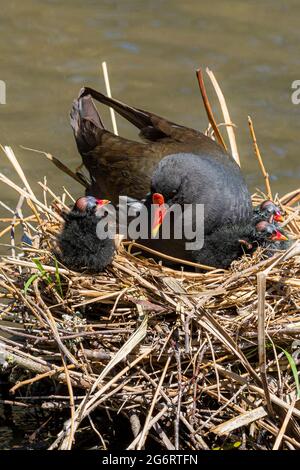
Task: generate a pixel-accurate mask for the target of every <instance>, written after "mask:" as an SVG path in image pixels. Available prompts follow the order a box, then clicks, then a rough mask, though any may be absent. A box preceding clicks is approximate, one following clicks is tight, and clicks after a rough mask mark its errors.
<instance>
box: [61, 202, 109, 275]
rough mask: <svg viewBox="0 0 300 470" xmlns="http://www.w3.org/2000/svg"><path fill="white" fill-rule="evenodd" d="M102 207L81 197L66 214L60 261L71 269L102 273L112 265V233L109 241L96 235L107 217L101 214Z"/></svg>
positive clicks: (99, 203)
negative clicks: (100, 224)
mask: <svg viewBox="0 0 300 470" xmlns="http://www.w3.org/2000/svg"><path fill="white" fill-rule="evenodd" d="M105 202H106V201H105ZM102 206H103V202H102V201H99V200H97V199H95V198H94V197H82V198H80V199H78V200H77V201H76V203H75V205H74V207H73V209H72V210H71V211H70V212H68V213H65V214H64V219H65V222H64V225H63V228H62V231H61V233H60V234H59V236H58V239H57V241H58V246H59V258H60V261H61V262H62V263H63V264H64V265H65V266H67V267H68V268H70V269H74V270H79V271H81V270H88V271H93V272H100V271H103V269H104V268H105V267H106V266H107V265H108V264H110V262H111V261H112V259H113V256H114V252H115V244H114V240H113V238H110V237H109V233H108V234H107V237H106V238H99V237H98V235H99V231H98V235H97V225H98V223H99V222H100V221H101V219H102V218H103V217H104V214H103V211H102V212H101V211H99V208H101V207H102Z"/></svg>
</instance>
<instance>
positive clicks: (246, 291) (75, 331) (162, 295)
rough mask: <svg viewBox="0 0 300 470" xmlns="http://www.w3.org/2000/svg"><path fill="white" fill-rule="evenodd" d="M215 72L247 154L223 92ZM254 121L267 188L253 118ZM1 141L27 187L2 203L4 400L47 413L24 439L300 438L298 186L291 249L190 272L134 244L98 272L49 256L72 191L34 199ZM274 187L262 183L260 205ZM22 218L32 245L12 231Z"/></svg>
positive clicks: (147, 443)
mask: <svg viewBox="0 0 300 470" xmlns="http://www.w3.org/2000/svg"><path fill="white" fill-rule="evenodd" d="M197 74H198V80H199V86H200V90H201V94H202V97H203V101H204V105H205V108H206V110H207V115H208V117H209V121H210V124H211V127H210V128H209V129H208V131H207V133H208V135H211V132H212V129H213V132H214V136H215V137H216V138H217V140H218V141H219V142H220V144H221V145H223V144H224V141H223V139H222V136H221V135H220V132H219V130H218V126H217V125H216V123H215V121H214V119H213V116H212V112H211V109H210V106H209V102H208V98H207V95H206V92H205V88H204V82H203V78H202V74H201V71H198V72H197ZM208 74H209V76H210V78H211V80H212V79H213V80H212V83H213V85H214V87H215V89H216V92H217V95H218V97H219V99H220V104H221V108H222V110H223V114H224V119H225V122H226V123H227V126H228V127H227V130H228V135H229V140H230V143H231V149H232V150H234V151H232V154H233V156H234V157H235V158H236V160H237V162H239V159H238V154H237V149H236V144H235V141H234V133H233V129H232V123H231V121H230V117H229V114H228V110H227V112H226V113H225V112H224V108H225V110H226V103H225V101H224V97H223V95H221V96H220V90H219V88H218V87H216V86H215V82H216V80H215V77H212V75H213V74H212V72H211V71H208ZM249 126H250V131H251V135H252V138H253V143H254V149H255V153H256V156H257V159H258V162H259V165H260V167H261V170H262V173H263V176H264V178H265V182H266V190H267V191H266V192H267V194H268V197H270V196H271V188H270V184H269V179H268V174H267V172H266V170H265V168H264V165H263V162H262V159H261V156H260V153H259V149H258V147H257V143H256V138H255V134H254V130H253V125H252V121H251V119H250V118H249ZM3 150H4V151H5V154H6V155H7V157H8V158H9V160H10V162H11V163H12V164H13V166H14V168H15V170H16V171H17V173H18V176H19V177H20V178H21V180H22V186H18V185H16V184H15V183H14V182H12V181H11V180H9V179H8V178H7V176H5V175H3V174H0V181H2V182H3V183H4V184H6V185H8V186H9V187H10V188H13V189H14V190H16V191H17V193H19V195H20V199H19V201H18V203H17V207H16V209H15V210H12V209H10V208H8V207H7V206H5V207H6V209H8V210H10V212H12V213H13V215H12V216H11V217H10V218H6V219H2V222H3V223H5V227H4V228H3V230H2V232H1V233H0V236H1V237H2V236H3V235H5V234H6V233H10V234H11V240H10V242H11V243H10V245H9V250H10V256H5V257H4V256H3V257H2V258H1V262H0V287H1V290H0V295H1V299H2V301H1V311H2V313H1V317H0V368H1V369H2V376H4V377H5V380H6V381H7V383H8V389H9V394H8V395H7V396H6V397H5V399H4V400H2V403H5V404H6V405H10V406H12V407H13V410H15V409H18V410H19V409H21V408H22V410H24V411H22V413H24V414H25V417H24V418H23V420H24V421H26V420H28V413H29V412H32V411H34V412H35V415H36V416H39V422H38V424H37V425H36V428H35V429H34V428H32V434H31V435H30V436H29V437H28V439H27V441H26V442H25V443H24V444H23V445H25V446H26V448H33V447H34V444H33V443H34V442H36V441H38V443H39V444H38V445H39V446H41V445H42V447H44V448H49V449H71V448H74V447H75V448H76V447H79V448H89V449H90V448H95V449H109V450H113V449H132V450H135V449H147V450H153V449H154V450H159V451H162V450H164V449H167V450H176V449H180V450H207V449H235V448H238V449H278V448H283V449H299V448H300V427H299V423H300V406H299V397H300V386H299V376H298V371H297V366H298V364H299V361H300V337H299V336H300V290H299V288H300V243H299V241H298V239H299V236H300V215H299V212H300V210H299V208H297V207H296V204H297V203H298V201H299V200H300V189H298V190H295V191H292V192H291V193H289V194H287V195H285V196H283V197H281V198H280V199H279V198H277V200H276V202H277V204H279V205H280V206H281V208H282V209H283V210H284V211H285V213H286V222H285V230H286V231H287V232H288V233H289V234H290V235H291V236H292V238H294V243H293V245H292V246H291V248H290V249H289V250H288V251H287V252H285V253H277V254H276V253H275V254H274V256H273V257H272V258H267V259H265V257H264V254H263V252H261V251H259V250H258V251H257V252H256V253H255V254H254V256H253V257H249V256H248V257H247V256H246V255H245V256H244V257H243V258H241V259H240V260H237V261H235V262H234V263H232V265H231V267H230V269H229V270H226V271H225V270H220V269H219V270H216V269H213V268H210V269H207V270H203V269H202V271H201V272H193V271H192V270H191V266H188V264H191V263H183V264H182V263H179V264H178V269H177V270H176V269H171V268H168V267H165V266H164V265H163V263H164V262H163V258H162V262H161V263H157V262H155V261H154V260H152V259H151V258H145V257H143V256H142V254H141V253H140V251H139V250H140V249H139V246H138V245H136V244H134V243H129V242H125V243H121V244H120V246H119V249H118V252H117V253H116V255H115V257H114V259H113V262H112V264H111V265H110V266H109V267H108V268H107V269H106V270H105V271H104V272H103V273H100V274H98V275H95V274H93V275H91V274H89V273H84V272H82V273H78V272H73V271H71V270H69V269H67V268H66V267H65V266H62V265H61V264H60V263H59V262H58V261H57V259H56V258H55V256H54V254H53V253H54V252H55V240H56V235H57V233H58V232H59V231H60V229H61V224H62V218H61V215H60V214H61V211H62V210H66V209H68V206H69V205H70V204H73V201H74V200H73V198H72V196H71V195H70V194H69V192H68V191H67V190H64V192H63V194H62V195H56V194H54V192H53V191H52V190H51V189H50V188H49V187H48V186H47V185H46V184H41V183H40V185H41V186H42V189H43V194H42V196H41V197H40V198H38V197H37V196H36V195H35V194H34V193H33V191H32V189H31V187H30V185H29V183H28V181H27V179H26V177H25V175H24V173H23V171H22V169H21V167H20V165H19V163H18V162H17V160H16V157H15V155H14V153H13V152H12V150H11V149H10V148H8V147H6V148H4V149H3ZM42 153H44V152H42ZM44 155H45V156H46V157H47V158H48V159H50V160H52V162H53V163H54V164H55V165H56V166H57V167H58V168H60V169H61V170H63V171H64V172H65V173H67V174H68V175H69V176H71V177H73V178H74V179H76V181H77V182H79V183H82V184H84V185H85V180H84V179H83V178H82V175H80V176H79V175H78V173H76V174H75V173H73V172H72V171H71V170H69V169H68V168H66V167H65V166H64V165H63V164H62V163H61V162H59V161H58V160H57V159H56V158H54V157H52V156H51V155H50V154H47V153H44ZM24 188H25V189H24ZM265 198H266V196H265V195H264V194H260V193H257V194H254V195H253V203H254V204H258V203H260V202H261V201H262V200H263V199H265ZM24 201H26V202H27V203H28V206H29V209H30V213H29V215H26V216H23V213H22V205H23V203H24ZM2 205H3V204H2ZM20 228H22V236H23V242H24V243H23V244H22V243H17V242H16V238H17V237H16V234H17V232H18V229H20ZM29 241H30V243H31V244H30V245H28V242H29ZM41 443H42V444H41Z"/></svg>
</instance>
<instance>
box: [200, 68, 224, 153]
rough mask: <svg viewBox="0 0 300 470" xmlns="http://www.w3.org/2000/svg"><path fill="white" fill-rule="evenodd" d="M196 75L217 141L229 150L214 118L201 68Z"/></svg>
mask: <svg viewBox="0 0 300 470" xmlns="http://www.w3.org/2000/svg"><path fill="white" fill-rule="evenodd" d="M196 77H197V80H198V84H199V88H200V92H201V96H202V100H203V104H204V107H205V111H206V114H207V117H208V121H209V122H210V124H211V127H212V128H213V130H214V133H215V136H216V139H217V141H218V142H219V144H220V145H221V146H222V147H223V148H224V149H225V150H226V151H227V147H226V144H225V142H224V139H223V137H222V134H221V133H220V131H219V129H218V126H217V123H216V121H215V118H214V115H213V112H212V109H211V106H210V103H209V99H208V96H207V93H206V89H205V84H204V80H203V74H202V70H201V69H198V70H196Z"/></svg>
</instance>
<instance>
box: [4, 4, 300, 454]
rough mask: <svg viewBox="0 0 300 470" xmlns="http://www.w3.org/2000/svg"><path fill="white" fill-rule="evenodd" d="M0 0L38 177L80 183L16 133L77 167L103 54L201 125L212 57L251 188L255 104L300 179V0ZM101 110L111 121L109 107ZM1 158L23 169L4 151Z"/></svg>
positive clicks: (8, 197)
mask: <svg viewBox="0 0 300 470" xmlns="http://www.w3.org/2000/svg"><path fill="white" fill-rule="evenodd" d="M0 6H1V16H0V60H1V65H0V80H4V81H5V82H6V86H7V97H6V100H7V104H6V105H0V142H1V143H2V144H9V145H11V146H12V147H13V148H14V150H15V152H16V154H17V156H18V158H19V160H20V162H21V163H22V167H23V168H24V170H25V173H26V175H27V176H28V179H29V181H30V182H35V181H38V180H40V179H42V178H43V176H44V175H46V176H47V179H48V183H49V185H50V186H51V187H52V188H54V189H55V190H59V188H61V187H62V185H65V186H66V187H67V188H68V189H70V190H71V191H72V193H73V194H74V195H75V196H77V195H80V194H81V192H82V188H81V187H80V186H79V185H76V183H74V182H73V181H72V180H70V179H69V178H68V177H67V176H65V175H64V174H62V173H59V172H58V170H56V168H55V167H54V166H52V164H51V163H49V162H47V161H45V160H44V159H43V158H42V157H40V156H38V155H36V154H32V153H30V152H26V151H24V150H22V149H20V148H19V145H25V146H29V147H34V148H36V149H42V150H45V151H47V152H50V153H52V154H54V155H56V156H58V157H59V158H61V160H63V161H64V162H65V163H66V164H67V165H69V166H70V167H72V168H75V167H76V166H77V165H78V164H79V163H80V157H79V156H78V154H77V151H76V147H75V144H74V141H73V135H72V132H71V128H70V126H69V117H68V114H69V110H70V106H71V103H72V100H73V99H74V98H75V97H76V96H77V94H78V91H79V89H80V88H81V86H82V85H89V86H92V87H94V88H98V89H100V90H102V91H103V90H104V83H103V78H102V73H101V70H100V65H101V61H102V60H106V61H107V62H108V64H109V72H110V78H111V86H112V90H113V95H114V96H115V97H116V98H119V99H121V100H123V101H125V102H128V103H131V104H133V105H136V106H138V107H142V108H145V109H149V110H153V111H154V112H156V113H157V114H161V115H162V116H166V117H168V118H169V119H171V120H172V121H175V122H178V123H181V124H185V125H187V126H191V127H195V128H199V129H204V128H205V127H206V123H207V120H206V116H205V112H204V110H203V106H202V101H201V99H200V94H199V91H198V85H197V82H196V79H195V74H194V70H195V69H196V68H197V67H199V66H202V67H205V66H209V67H210V68H211V69H212V70H213V71H214V72H215V74H216V76H217V78H218V80H219V82H220V84H221V86H222V89H223V91H224V94H225V96H226V99H227V102H228V105H229V110H230V112H231V116H232V119H233V121H234V122H235V123H236V124H237V126H238V130H237V141H238V146H239V149H240V153H241V158H242V167H243V170H244V173H245V174H246V176H247V180H248V182H249V185H250V186H251V189H254V187H255V186H261V187H263V182H262V178H261V174H260V171H259V169H258V166H257V163H256V160H255V158H254V156H253V153H252V145H251V141H250V138H249V132H248V126H247V115H248V114H250V115H251V116H252V118H253V120H254V124H255V128H256V133H257V137H258V141H259V144H260V149H261V152H262V154H263V157H264V161H265V164H266V167H267V169H268V170H269V172H270V173H271V177H272V187H273V189H274V191H280V192H287V191H289V190H291V189H293V188H296V187H298V186H299V183H300V181H299V180H300V162H299V150H298V146H299V134H300V132H299V131H300V119H299V118H300V105H298V106H295V105H293V104H292V102H291V92H292V90H291V83H292V82H293V81H294V80H296V79H300V54H299V43H300V37H299V19H300V3H299V0H288V1H285V2H283V1H282V0H252V1H251V2H245V1H244V0H227V1H226V2H225V1H224V0H217V1H212V2H203V1H199V0H189V1H186V2H182V1H178V0H151V1H150V0H143V1H141V0H134V1H132V0H131V1H129V0H118V1H112V0H98V1H96V0H85V1H84V2H82V1H79V0H72V1H71V0H26V1H24V0H10V2H6V1H4V0H0ZM207 83H208V80H207ZM208 90H209V92H210V97H211V99H212V103H213V105H214V110H215V111H216V116H217V118H218V120H219V121H222V117H221V115H220V114H219V108H218V106H217V102H216V100H215V99H214V92H213V90H212V89H211V87H209V86H208ZM101 113H102V114H103V115H104V117H105V119H106V121H107V122H108V123H109V122H110V121H109V117H108V113H107V110H104V111H103V112H102V110H101ZM109 125H110V124H109ZM118 126H119V131H120V133H121V134H123V135H125V136H127V137H131V138H133V137H134V136H135V135H136V134H135V131H134V130H133V129H132V128H131V127H130V126H129V125H128V124H127V123H126V122H124V121H122V120H121V119H118ZM0 167H1V169H0V171H2V172H4V173H5V174H6V175H8V176H9V177H11V178H13V179H15V180H16V181H17V178H16V176H15V173H14V171H13V170H12V169H11V167H10V165H9V164H8V161H7V160H6V157H5V156H4V155H2V154H1V160H0ZM33 188H36V185H35V184H33ZM0 199H1V200H3V201H5V202H6V203H8V204H9V205H11V206H15V205H16V196H15V193H13V192H12V191H8V190H7V187H6V186H4V185H1V184H0ZM2 212H3V210H2V209H1V213H2ZM0 414H1V409H0ZM2 431H3V432H4V428H2ZM5 432H6V431H5ZM7 432H8V431H7ZM7 439H8V440H10V437H9V436H7ZM10 445H11V444H10Z"/></svg>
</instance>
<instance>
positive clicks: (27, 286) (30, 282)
mask: <svg viewBox="0 0 300 470" xmlns="http://www.w3.org/2000/svg"><path fill="white" fill-rule="evenodd" d="M38 277H39V274H32V276H30V278H29V279H28V280H27V281H26V283H25V285H24V294H25V295H26V294H27V291H28V289H29V287H30V286H31V284H32V283H33V281H35V280H36V279H37V278H38Z"/></svg>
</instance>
